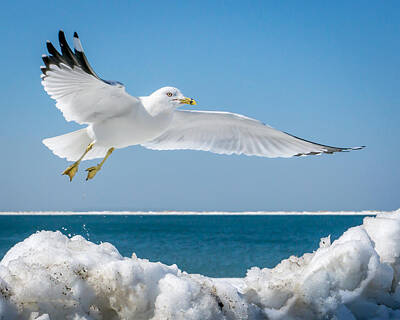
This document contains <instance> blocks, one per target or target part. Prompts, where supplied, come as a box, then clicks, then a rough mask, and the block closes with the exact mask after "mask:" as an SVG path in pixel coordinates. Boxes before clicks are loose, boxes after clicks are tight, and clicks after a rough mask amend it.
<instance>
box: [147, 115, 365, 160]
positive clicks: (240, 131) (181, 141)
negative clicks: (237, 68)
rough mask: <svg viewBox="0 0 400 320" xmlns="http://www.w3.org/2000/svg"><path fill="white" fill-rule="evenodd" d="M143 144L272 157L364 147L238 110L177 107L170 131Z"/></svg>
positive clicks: (155, 147)
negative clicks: (330, 142)
mask: <svg viewBox="0 0 400 320" xmlns="http://www.w3.org/2000/svg"><path fill="white" fill-rule="evenodd" d="M143 146H144V147H146V148H149V149H155V150H176V149H192V150H203V151H211V152H214V153H219V154H233V153H234V154H245V155H255V156H261V157H269V158H275V157H285V158H288V157H292V156H302V155H313V154H321V153H333V152H341V151H349V150H356V149H360V148H362V147H357V148H336V147H330V146H325V145H321V144H317V143H313V142H310V141H306V140H303V139H300V138H297V137H294V136H292V135H290V134H287V133H284V132H282V131H279V130H276V129H274V128H272V127H269V126H267V125H264V124H263V123H261V122H260V121H258V120H254V119H251V118H247V117H245V116H242V115H239V114H235V113H229V112H212V111H187V110H185V111H183V110H176V111H175V112H174V118H173V121H172V123H171V125H170V127H169V128H168V130H167V131H166V132H164V133H163V134H162V135H161V136H159V137H157V138H156V139H154V140H152V141H150V142H148V143H145V144H143Z"/></svg>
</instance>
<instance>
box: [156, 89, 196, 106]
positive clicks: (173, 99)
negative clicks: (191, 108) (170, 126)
mask: <svg viewBox="0 0 400 320" xmlns="http://www.w3.org/2000/svg"><path fill="white" fill-rule="evenodd" d="M150 98H151V99H152V100H153V101H154V102H156V103H158V104H160V105H164V106H165V107H166V108H173V109H175V108H177V107H179V106H180V105H184V104H190V105H196V104H197V103H196V101H195V100H194V99H193V98H186V97H185V96H184V95H183V94H182V93H181V91H180V90H179V89H177V88H174V87H164V88H161V89H158V90H157V91H154V92H153V93H152V94H151V95H150Z"/></svg>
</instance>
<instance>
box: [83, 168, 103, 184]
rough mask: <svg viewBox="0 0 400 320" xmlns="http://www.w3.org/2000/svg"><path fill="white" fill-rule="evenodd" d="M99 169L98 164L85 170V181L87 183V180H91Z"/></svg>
mask: <svg viewBox="0 0 400 320" xmlns="http://www.w3.org/2000/svg"><path fill="white" fill-rule="evenodd" d="M100 169H101V165H100V164H98V165H97V166H94V167H90V168H87V169H86V170H85V171H87V172H88V174H87V177H86V181H88V180H89V179H93V178H94V176H95V175H96V173H97V172H98V171H100Z"/></svg>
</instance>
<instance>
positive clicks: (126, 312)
mask: <svg viewBox="0 0 400 320" xmlns="http://www.w3.org/2000/svg"><path fill="white" fill-rule="evenodd" d="M399 280H400V210H397V211H395V212H393V213H390V214H388V213H385V214H378V215H377V217H366V218H364V221H363V224H362V225H361V226H357V227H354V228H350V229H349V230H347V231H346V232H345V233H344V234H343V235H342V236H341V237H340V238H339V239H337V240H336V241H334V242H333V243H331V241H330V238H329V237H326V238H323V239H321V242H320V247H319V248H318V249H317V250H316V251H315V252H313V253H306V254H304V255H303V256H302V257H295V256H291V257H290V258H288V259H286V260H283V261H281V263H279V264H278V265H277V266H276V267H274V268H272V269H268V268H264V269H260V268H257V267H253V268H251V269H250V270H248V272H247V275H246V277H245V278H241V279H239V278H237V279H228V278H226V279H216V278H209V277H206V276H202V275H196V274H187V273H186V272H183V271H181V270H179V268H178V267H177V266H176V265H172V266H167V265H164V264H162V263H160V262H150V261H148V260H146V259H139V258H137V257H136V255H135V254H132V257H130V258H128V257H122V256H121V255H120V254H119V252H118V251H117V249H116V248H115V247H114V246H113V245H112V244H110V243H102V244H99V245H97V244H94V243H92V242H90V241H87V240H85V239H84V238H83V237H81V236H74V237H72V238H68V237H66V236H64V235H63V234H62V233H61V232H50V231H40V232H37V233H35V234H32V235H31V236H30V237H28V238H27V239H25V240H24V241H22V242H20V243H17V244H16V245H15V246H14V247H13V248H11V249H10V250H9V251H8V252H7V254H6V255H5V256H4V257H3V259H2V260H1V262H0V319H7V320H8V319H31V320H33V319H36V320H38V319H40V320H45V319H47V320H48V319H51V320H54V319H75V320H78V319H81V320H82V319H86V320H89V319H138V320H141V319H153V320H156V319H171V320H172V319H185V320H186V319H187V320H190V319H199V320H206V319H213V320H214V319H285V320H286V319H288V320H291V319H307V320H309V319H337V320H338V319H400V286H399Z"/></svg>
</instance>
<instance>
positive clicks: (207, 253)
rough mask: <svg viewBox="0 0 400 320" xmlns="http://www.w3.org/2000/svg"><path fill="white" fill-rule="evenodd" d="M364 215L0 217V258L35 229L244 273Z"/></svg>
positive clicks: (190, 267)
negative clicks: (59, 232)
mask: <svg viewBox="0 0 400 320" xmlns="http://www.w3.org/2000/svg"><path fill="white" fill-rule="evenodd" d="M362 219H363V216H181V215H180V216H123V215H121V216H90V215H82V216H0V258H2V257H3V255H4V254H5V253H6V252H7V251H8V250H9V249H10V248H11V247H12V246H13V245H15V244H16V243H17V242H19V241H22V240H23V239H25V238H26V237H28V236H29V235H31V234H32V233H34V232H36V231H38V230H59V231H61V232H63V233H64V234H66V235H68V234H71V235H75V234H80V235H82V236H84V237H85V238H87V239H89V240H90V241H92V242H95V243H100V242H110V243H112V244H113V245H114V246H115V247H116V248H117V249H118V250H119V252H120V253H121V254H122V255H123V256H128V257H130V256H131V255H132V252H135V253H136V255H137V256H138V257H139V258H146V259H149V260H150V261H161V262H162V263H165V264H174V263H175V264H177V265H178V267H179V268H180V269H181V270H184V271H187V272H188V273H201V274H203V275H207V276H212V277H243V276H245V274H246V271H247V269H249V268H250V267H252V266H258V267H273V266H275V265H276V264H277V263H279V262H280V261H281V260H282V259H285V258H288V257H289V256H291V255H297V256H299V255H302V254H304V253H306V252H312V251H313V250H316V249H317V248H318V245H319V239H320V238H321V237H325V236H327V235H329V234H330V235H331V239H332V240H334V239H336V238H338V237H339V236H340V235H341V234H342V233H343V232H344V231H345V230H347V229H348V228H349V227H352V226H356V225H360V224H361V223H362Z"/></svg>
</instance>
